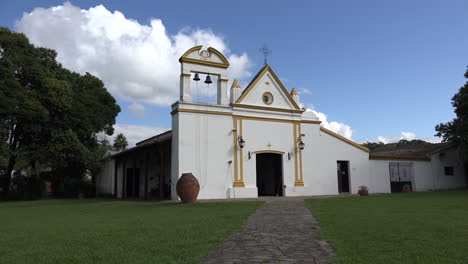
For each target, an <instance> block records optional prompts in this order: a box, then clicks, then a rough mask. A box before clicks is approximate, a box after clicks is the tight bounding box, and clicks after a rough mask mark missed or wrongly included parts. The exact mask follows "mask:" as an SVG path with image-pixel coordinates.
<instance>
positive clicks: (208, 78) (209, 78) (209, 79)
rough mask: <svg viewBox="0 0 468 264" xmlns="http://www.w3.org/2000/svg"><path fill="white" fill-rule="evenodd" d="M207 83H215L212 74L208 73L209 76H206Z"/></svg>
mask: <svg viewBox="0 0 468 264" xmlns="http://www.w3.org/2000/svg"><path fill="white" fill-rule="evenodd" d="M205 83H208V84H210V83H213V82H212V81H211V76H210V75H207V76H206V80H205Z"/></svg>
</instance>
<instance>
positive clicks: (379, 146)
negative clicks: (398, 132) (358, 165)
mask: <svg viewBox="0 0 468 264" xmlns="http://www.w3.org/2000/svg"><path fill="white" fill-rule="evenodd" d="M427 144H432V143H429V142H427V141H424V140H420V139H413V140H406V139H401V140H400V141H398V142H395V143H387V144H385V143H383V142H366V143H364V144H362V145H363V146H365V147H366V148H368V149H370V150H389V149H396V148H400V147H405V146H406V147H409V146H421V145H427Z"/></svg>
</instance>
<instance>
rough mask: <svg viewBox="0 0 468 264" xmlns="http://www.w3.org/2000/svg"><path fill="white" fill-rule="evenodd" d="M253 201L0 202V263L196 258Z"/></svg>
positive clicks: (234, 227) (235, 225)
mask: <svg viewBox="0 0 468 264" xmlns="http://www.w3.org/2000/svg"><path fill="white" fill-rule="evenodd" d="M260 204H261V203H260V202H229V203H197V204H180V203H152V202H131V201H99V200H98V201H96V200H84V201H79V200H46V201H31V202H7V203H0V256H1V257H0V263H199V262H200V261H201V260H202V259H203V258H204V257H205V256H206V255H207V254H209V252H210V251H211V250H212V249H213V248H214V247H215V246H216V245H218V244H219V243H221V242H222V241H223V240H224V239H225V238H226V237H228V236H229V235H230V234H232V233H234V232H236V231H239V230H240V229H241V227H242V224H243V223H244V222H245V221H246V218H247V216H248V215H250V214H252V213H253V212H254V211H255V209H256V208H257V207H258V206H259V205H260Z"/></svg>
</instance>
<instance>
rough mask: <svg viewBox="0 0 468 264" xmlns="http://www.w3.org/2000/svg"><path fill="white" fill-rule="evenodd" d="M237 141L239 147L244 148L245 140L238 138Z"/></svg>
mask: <svg viewBox="0 0 468 264" xmlns="http://www.w3.org/2000/svg"><path fill="white" fill-rule="evenodd" d="M238 141H239V147H240V148H244V146H245V140H244V139H243V138H242V136H239V138H238Z"/></svg>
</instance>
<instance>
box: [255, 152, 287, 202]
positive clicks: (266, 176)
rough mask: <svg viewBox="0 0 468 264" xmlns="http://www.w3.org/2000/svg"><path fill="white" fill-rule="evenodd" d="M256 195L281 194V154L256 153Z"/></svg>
mask: <svg viewBox="0 0 468 264" xmlns="http://www.w3.org/2000/svg"><path fill="white" fill-rule="evenodd" d="M256 159H257V188H258V196H283V156H282V155H281V154H277V153H257V154H256Z"/></svg>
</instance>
